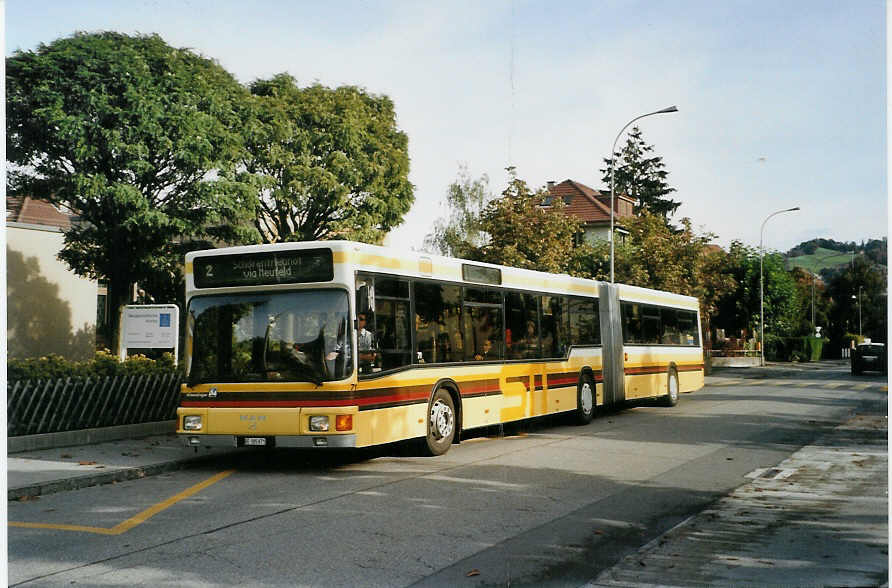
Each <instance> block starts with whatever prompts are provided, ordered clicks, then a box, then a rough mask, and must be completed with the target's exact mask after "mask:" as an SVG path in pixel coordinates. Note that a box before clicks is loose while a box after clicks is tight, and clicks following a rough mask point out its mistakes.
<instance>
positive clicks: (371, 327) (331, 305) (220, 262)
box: [177, 241, 703, 455]
mask: <svg viewBox="0 0 892 588" xmlns="http://www.w3.org/2000/svg"><path fill="white" fill-rule="evenodd" d="M186 299H187V310H186V313H187V319H186V320H187V327H186V329H187V331H186V345H185V351H186V353H185V360H186V372H187V376H186V377H187V382H186V383H185V384H184V385H183V388H182V393H181V399H180V406H179V408H178V410H177V418H178V426H177V433H178V434H179V435H180V436H182V438H183V439H184V440H185V443H186V444H187V445H191V446H195V447H199V446H215V445H218V446H219V445H225V446H236V447H241V446H266V447H319V448H321V447H329V448H331V447H367V446H371V445H378V444H384V443H391V442H395V441H402V440H409V439H418V440H419V444H420V447H421V448H422V450H423V452H424V453H427V454H430V455H439V454H442V453H445V452H446V451H447V450H448V449H449V447H450V446H451V445H452V444H453V443H457V442H459V441H460V439H461V435H462V432H464V431H467V430H469V429H474V428H477V427H485V426H489V425H496V424H499V423H507V422H511V421H518V420H522V419H528V418H532V417H537V416H542V415H548V414H554V413H575V418H576V420H577V421H578V422H579V423H581V424H585V423H588V422H589V421H591V419H592V417H593V416H594V415H595V413H596V412H597V411H598V410H599V409H603V408H605V407H609V406H613V405H622V404H623V403H628V402H634V401H636V400H640V399H662V400H663V401H664V403H665V404H667V405H670V406H671V405H674V404H675V403H676V402H678V396H679V393H680V392H690V391H694V390H697V389H699V388H700V387H702V386H703V349H702V346H701V334H700V316H699V305H698V302H697V299H696V298H692V297H689V296H681V295H678V294H672V293H669V292H661V291H657V290H649V289H645V288H638V287H633V286H626V285H622V284H615V285H614V284H608V283H603V282H597V281H593V280H585V279H580V278H573V277H570V276H567V275H557V274H548V273H542V272H536V271H530V270H523V269H517V268H511V267H505V266H498V265H492V264H485V263H477V262H470V261H465V260H461V259H450V258H446V257H439V256H432V255H426V254H423V253H416V252H409V251H397V250H394V249H388V248H383V247H377V246H372V245H366V244H361V243H353V242H347V241H325V242H302V243H281V244H275V245H255V246H246V247H232V248H226V249H216V250H209V251H196V252H193V253H189V254H188V255H187V256H186Z"/></svg>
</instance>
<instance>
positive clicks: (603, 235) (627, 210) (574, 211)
mask: <svg viewBox="0 0 892 588" xmlns="http://www.w3.org/2000/svg"><path fill="white" fill-rule="evenodd" d="M558 198H559V199H561V200H563V201H564V212H565V213H566V214H571V215H573V216H575V217H577V218H578V219H579V220H581V221H582V223H583V224H582V227H583V239H584V240H585V241H586V242H588V243H594V242H595V241H607V240H608V239H607V237H608V235H609V234H610V191H609V190H595V189H594V188H590V187H588V186H586V185H585V184H583V183H581V182H577V181H574V180H564V181H563V182H560V183H555V182H548V196H547V197H546V199H545V201H544V202H543V203H542V206H546V207H548V206H551V205H552V202H554V201H555V200H556V199H558ZM634 207H635V200H634V199H632V198H629V197H628V196H624V195H623V194H615V195H614V208H613V225H614V231H615V233H616V234H617V241H622V240H623V239H624V236H625V235H627V234H628V231H627V230H626V229H625V227H624V221H625V220H627V219H628V218H630V217H632V216H634V215H635V213H634Z"/></svg>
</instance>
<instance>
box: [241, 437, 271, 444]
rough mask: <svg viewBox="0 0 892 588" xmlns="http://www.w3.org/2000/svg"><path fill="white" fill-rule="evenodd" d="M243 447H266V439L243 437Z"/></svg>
mask: <svg viewBox="0 0 892 588" xmlns="http://www.w3.org/2000/svg"><path fill="white" fill-rule="evenodd" d="M245 445H255V446H263V445H266V437H245Z"/></svg>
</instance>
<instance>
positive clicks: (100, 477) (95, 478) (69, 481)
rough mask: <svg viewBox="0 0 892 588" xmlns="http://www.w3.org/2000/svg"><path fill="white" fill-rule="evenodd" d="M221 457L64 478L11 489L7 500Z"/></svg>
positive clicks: (93, 484)
mask: <svg viewBox="0 0 892 588" xmlns="http://www.w3.org/2000/svg"><path fill="white" fill-rule="evenodd" d="M217 457H219V454H214V455H199V456H196V457H188V458H185V459H178V460H175V461H168V462H162V463H155V464H150V465H146V466H139V467H129V468H121V469H118V470H114V471H109V472H102V473H98V474H84V475H82V476H75V477H73V478H63V479H59V480H51V481H49V482H38V483H35V484H29V485H27V486H19V487H17V488H9V489H7V491H6V499H7V500H21V499H28V498H35V497H37V496H43V495H45V494H53V493H56V492H65V491H67V490H78V489H81V488H89V487H91V486H101V485H103V484H113V483H116V482H126V481H127V480H135V479H137V478H145V477H146V476H155V475H158V474H162V473H165V472H171V471H175V470H180V469H183V468H185V467H187V466H189V465H192V464H195V463H201V462H203V461H206V460H210V459H213V458H217Z"/></svg>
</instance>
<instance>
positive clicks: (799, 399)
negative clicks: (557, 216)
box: [8, 364, 887, 586]
mask: <svg viewBox="0 0 892 588" xmlns="http://www.w3.org/2000/svg"><path fill="white" fill-rule="evenodd" d="M737 373H741V372H740V371H739V370H738V371H736V372H735V374H737ZM750 375H753V376H755V377H754V378H748V379H739V380H726V381H724V382H722V385H710V386H708V387H706V388H704V389H703V390H701V391H699V392H696V393H693V394H686V395H683V396H682V398H681V401H680V403H679V405H678V406H676V407H674V408H663V407H655V406H654V407H638V408H632V409H625V410H622V411H618V412H614V413H611V414H604V415H600V416H599V418H597V419H596V420H595V421H593V422H592V423H591V424H589V425H587V426H583V427H577V426H572V425H570V424H567V423H566V422H564V421H562V420H560V419H554V418H552V419H544V420H540V421H537V422H535V423H532V424H530V425H528V426H525V427H524V428H522V429H508V430H505V431H489V432H488V433H489V435H488V436H487V435H483V434H481V435H479V436H477V437H475V438H472V439H470V440H467V441H465V442H463V443H462V444H461V445H459V446H453V448H452V449H451V450H450V452H449V453H447V454H446V455H445V456H442V457H439V458H419V457H412V456H410V455H406V454H405V453H406V452H405V451H404V450H403V449H402V448H400V447H389V448H384V449H376V450H374V451H362V452H349V453H326V454H320V453H295V452H271V453H251V454H247V455H244V454H243V455H241V456H236V457H233V458H221V459H219V460H217V461H215V462H212V463H204V464H203V465H202V466H200V467H195V468H192V469H188V470H183V471H178V472H174V473H169V474H164V475H159V476H154V477H148V478H144V479H141V480H134V481H131V482H123V483H118V484H113V485H107V486H98V487H93V488H85V489H82V490H76V491H70V492H62V493H58V494H53V495H47V496H44V497H41V498H40V499H39V500H34V501H25V502H10V503H9V507H8V517H9V520H10V521H11V525H13V524H28V525H30V526H29V527H21V526H10V528H9V529H8V542H9V551H8V558H9V572H8V573H9V583H10V585H26V586H61V585H88V586H112V585H114V586H120V585H145V586H149V585H151V586H165V585H166V586H184V585H185V586H212V585H213V586H221V585H223V586H230V585H251V586H296V585H300V586H346V585H358V586H455V585H462V586H507V585H511V586H521V585H555V586H580V585H583V584H585V583H587V582H589V581H590V580H592V579H593V578H596V577H598V576H599V574H602V573H603V572H604V571H605V570H607V569H609V568H610V567H611V566H613V565H614V564H616V563H617V562H618V561H620V560H621V559H622V558H624V557H625V556H627V555H629V554H630V553H633V552H635V551H636V550H637V549H638V548H639V547H641V546H642V545H644V544H647V543H648V542H650V541H652V540H653V539H655V538H657V537H659V536H660V535H661V534H663V533H665V532H666V531H668V530H669V529H671V528H673V527H674V526H676V525H677V524H678V523H680V522H681V521H683V520H685V519H687V518H688V517H690V516H691V515H693V514H696V513H698V512H701V511H703V510H704V509H706V508H708V507H710V505H713V504H715V503H716V501H718V500H719V499H720V498H721V497H723V496H725V495H727V494H729V493H730V492H732V491H733V490H734V489H735V488H737V487H739V486H741V485H742V484H744V483H745V482H747V480H748V478H747V477H746V476H747V474H751V473H752V472H754V471H757V470H760V469H764V468H772V467H774V466H776V465H777V464H779V463H781V462H782V461H784V460H785V459H787V458H789V457H790V456H791V455H792V454H794V453H795V452H796V451H797V450H799V449H800V448H801V447H803V446H804V445H807V444H809V443H810V442H812V441H814V440H815V439H817V438H819V437H820V436H821V435H823V434H825V433H827V432H828V431H830V430H832V429H833V428H834V427H835V426H837V425H838V424H840V423H842V422H844V421H846V420H847V419H850V418H851V417H852V416H853V415H855V414H857V413H859V412H873V413H878V412H882V413H883V414H885V411H886V396H887V393H886V392H885V391H883V389H884V386H885V383H886V380H885V378H881V377H880V376H867V377H863V376H862V377H860V378H857V379H855V378H853V377H851V376H850V375H849V374H848V373H847V368H846V366H844V365H843V364H826V365H823V366H820V368H819V369H811V370H805V371H790V370H788V371H782V370H781V371H774V372H771V371H767V372H765V371H758V370H757V371H754V372H750ZM692 580H695V579H694V578H692Z"/></svg>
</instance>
